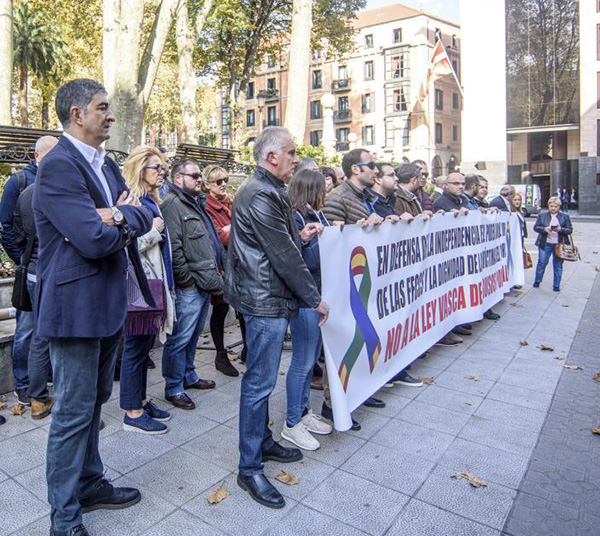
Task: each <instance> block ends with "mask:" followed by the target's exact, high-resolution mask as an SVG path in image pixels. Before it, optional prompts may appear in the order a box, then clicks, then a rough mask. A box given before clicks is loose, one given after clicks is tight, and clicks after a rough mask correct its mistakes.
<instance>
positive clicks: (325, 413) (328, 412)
mask: <svg viewBox="0 0 600 536" xmlns="http://www.w3.org/2000/svg"><path fill="white" fill-rule="evenodd" d="M321 417H323V418H324V419H327V420H328V421H331V422H333V410H332V409H331V408H330V407H329V406H328V405H327V404H325V402H323V405H322V406H321ZM350 418H351V419H352V426H351V427H350V430H352V431H353V432H358V431H359V430H360V429H362V426H361V425H360V423H359V422H358V421H355V420H354V418H352V416H351V417H350Z"/></svg>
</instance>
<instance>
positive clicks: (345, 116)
mask: <svg viewBox="0 0 600 536" xmlns="http://www.w3.org/2000/svg"><path fill="white" fill-rule="evenodd" d="M351 121H352V111H351V110H334V112H333V122H334V123H350V122H351Z"/></svg>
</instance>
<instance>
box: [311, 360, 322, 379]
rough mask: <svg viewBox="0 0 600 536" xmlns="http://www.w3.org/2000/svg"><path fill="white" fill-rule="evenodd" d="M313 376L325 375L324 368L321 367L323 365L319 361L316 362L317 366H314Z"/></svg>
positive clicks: (320, 376)
mask: <svg viewBox="0 0 600 536" xmlns="http://www.w3.org/2000/svg"><path fill="white" fill-rule="evenodd" d="M313 376H314V377H315V378H322V377H323V368H322V367H321V365H319V363H315V366H314V367H313Z"/></svg>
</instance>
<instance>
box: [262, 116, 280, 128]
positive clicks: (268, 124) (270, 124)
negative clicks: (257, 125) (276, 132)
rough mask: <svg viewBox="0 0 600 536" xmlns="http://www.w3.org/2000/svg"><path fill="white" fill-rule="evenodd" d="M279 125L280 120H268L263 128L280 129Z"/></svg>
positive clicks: (264, 122)
mask: <svg viewBox="0 0 600 536" xmlns="http://www.w3.org/2000/svg"><path fill="white" fill-rule="evenodd" d="M278 126H280V125H279V118H275V119H271V120H269V119H267V120H266V121H263V128H265V127H278Z"/></svg>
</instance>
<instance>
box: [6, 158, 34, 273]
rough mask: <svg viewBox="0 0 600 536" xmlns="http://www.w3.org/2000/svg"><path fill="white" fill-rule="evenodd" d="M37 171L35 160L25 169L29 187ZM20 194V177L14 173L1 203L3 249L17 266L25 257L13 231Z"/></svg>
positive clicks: (7, 183)
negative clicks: (22, 256) (22, 257)
mask: <svg viewBox="0 0 600 536" xmlns="http://www.w3.org/2000/svg"><path fill="white" fill-rule="evenodd" d="M37 169H38V167H37V166H36V164H35V162H34V161H33V160H32V161H31V162H29V164H28V165H27V166H25V167H24V168H23V172H24V173H25V177H26V178H27V186H30V185H32V184H33V183H34V181H35V175H36V173H37ZM20 193H21V192H20V191H19V177H18V176H17V174H16V173H14V174H13V175H11V176H10V178H9V179H8V181H7V182H6V184H5V185H4V189H3V191H2V201H1V202H0V224H2V247H3V248H4V251H6V253H7V254H8V256H9V257H10V258H11V259H12V260H13V262H15V263H16V264H20V263H21V255H23V248H22V247H20V246H19V245H18V244H17V240H16V238H15V231H14V229H13V218H14V213H15V208H17V200H18V199H19V194H20Z"/></svg>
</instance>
